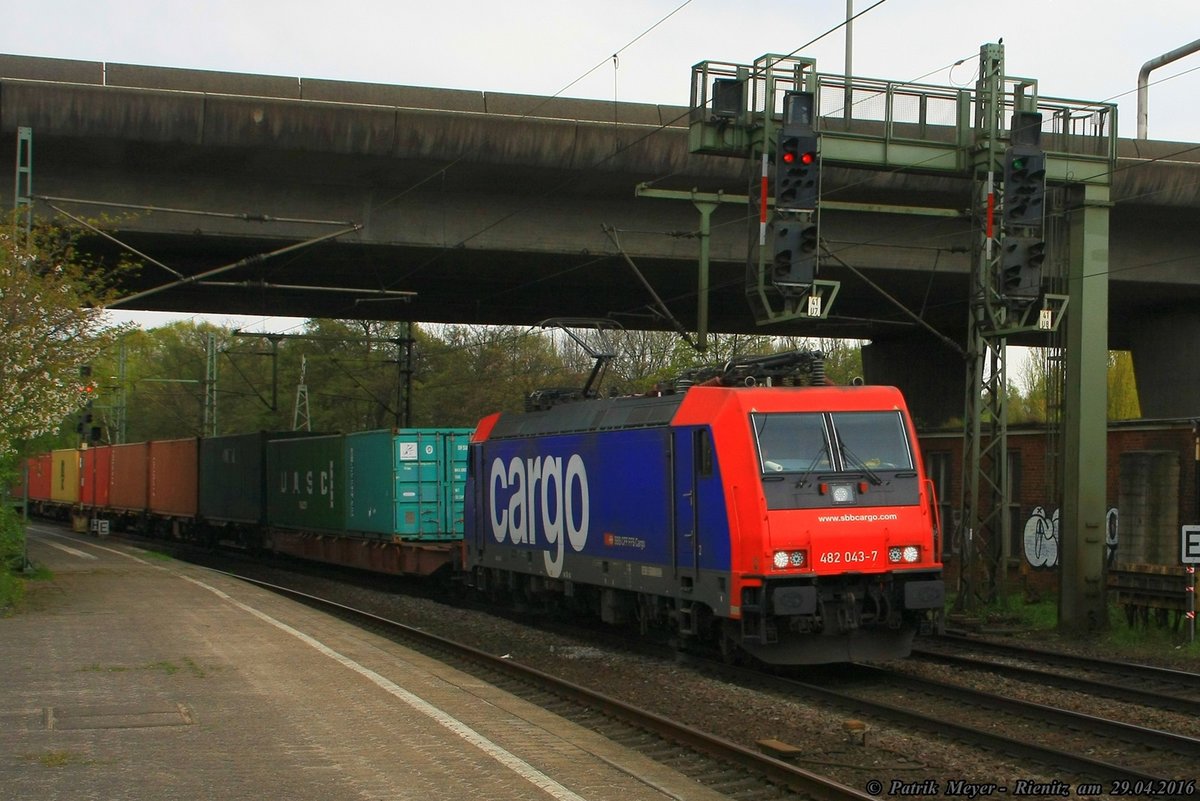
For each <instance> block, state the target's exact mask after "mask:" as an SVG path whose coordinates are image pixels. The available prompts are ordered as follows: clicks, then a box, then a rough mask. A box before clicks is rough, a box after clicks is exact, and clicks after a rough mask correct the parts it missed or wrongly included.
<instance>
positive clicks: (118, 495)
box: [108, 442, 150, 512]
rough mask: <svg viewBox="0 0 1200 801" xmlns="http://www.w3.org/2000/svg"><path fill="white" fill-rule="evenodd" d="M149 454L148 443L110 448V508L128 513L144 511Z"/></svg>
mask: <svg viewBox="0 0 1200 801" xmlns="http://www.w3.org/2000/svg"><path fill="white" fill-rule="evenodd" d="M149 452H150V444H149V443H148V442H131V443H128V444H125V445H113V446H112V484H111V487H110V489H109V494H108V503H109V506H110V507H111V508H113V509H120V510H123V511H129V512H144V511H145V510H146V498H147V492H146V486H147V484H146V482H147V481H148V480H149V467H148V459H147V454H148V453H149Z"/></svg>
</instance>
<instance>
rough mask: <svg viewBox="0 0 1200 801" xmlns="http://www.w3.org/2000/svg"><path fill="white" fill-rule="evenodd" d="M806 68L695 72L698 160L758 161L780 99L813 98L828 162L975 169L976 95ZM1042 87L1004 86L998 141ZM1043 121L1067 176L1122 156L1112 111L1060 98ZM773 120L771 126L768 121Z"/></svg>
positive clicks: (789, 63)
mask: <svg viewBox="0 0 1200 801" xmlns="http://www.w3.org/2000/svg"><path fill="white" fill-rule="evenodd" d="M813 66H814V64H813V62H812V61H811V60H810V59H801V58H795V57H784V56H774V55H768V56H763V57H762V58H760V59H758V60H757V61H755V63H754V65H753V66H750V65H738V64H729V63H722V62H714V61H705V62H701V63H700V64H697V65H696V66H695V67H693V68H692V97H691V111H690V117H689V127H690V144H691V148H692V150H693V151H694V152H703V153H712V154H719V155H726V156H743V157H747V158H749V157H752V156H753V155H754V153H755V151H756V149H757V150H759V151H760V150H761V148H763V147H765V146H766V144H765V142H764V128H767V127H774V125H775V124H778V123H779V121H780V109H782V106H783V103H782V100H781V96H782V94H783V93H785V92H787V91H792V90H795V89H813V88H814V87H815V94H816V99H817V117H818V123H817V128H818V130H819V131H820V132H821V133H822V134H825V135H826V136H825V137H824V140H823V145H822V156H823V158H826V159H829V160H830V161H835V162H839V161H840V162H849V163H858V164H862V165H864V166H867V165H871V166H876V167H883V168H888V167H892V168H906V169H911V170H916V171H927V172H934V173H944V172H957V173H960V174H961V173H964V172H967V171H969V170H970V168H971V165H972V160H971V159H972V148H973V145H974V144H975V141H976V138H977V132H976V128H977V125H976V118H977V116H978V115H979V114H980V111H979V109H978V103H979V102H980V99H979V97H978V94H977V92H976V90H975V89H974V88H973V87H972V88H963V87H951V86H935V85H930V84H918V83H909V82H897V81H886V80H877V79H871V78H856V77H852V78H850V79H847V78H846V77H845V76H842V75H825V74H819V73H816V72H815V71H814V70H813ZM1031 90H1032V91H1036V83H1035V82H1032V81H1026V80H1022V79H1011V80H1009V81H1006V85H1005V92H1004V95H1003V97H1002V99H1001V108H1000V116H1001V122H1000V123H999V128H998V131H997V134H998V135H999V136H1000V137H1001V138H1007V137H1009V136H1011V131H1010V130H1009V129H1008V128H1007V126H1008V125H1010V124H1011V120H1012V112H1013V111H1014V110H1015V109H1018V108H1027V107H1028V105H1030V101H1029V99H1028V96H1029V95H1030V94H1031ZM1032 105H1034V106H1035V107H1036V109H1037V111H1039V112H1040V113H1041V115H1042V147H1043V148H1044V149H1045V150H1046V151H1047V153H1048V154H1049V155H1050V156H1051V161H1054V159H1055V157H1056V156H1057V157H1060V158H1059V161H1061V162H1063V164H1064V165H1069V166H1064V167H1062V170H1061V171H1063V172H1064V174H1065V173H1066V172H1070V171H1071V170H1073V169H1074V167H1076V166H1078V165H1077V164H1076V162H1078V161H1094V162H1097V163H1102V164H1103V163H1107V162H1108V161H1109V160H1111V159H1113V158H1115V156H1116V146H1117V136H1116V106H1115V105H1114V104H1109V103H1089V102H1084V101H1077V100H1066V99H1059V98H1037V99H1035V100H1033V101H1032ZM766 116H769V117H770V119H771V122H772V123H773V124H772V125H770V126H767V125H765V124H764V123H765V119H764V117H766Z"/></svg>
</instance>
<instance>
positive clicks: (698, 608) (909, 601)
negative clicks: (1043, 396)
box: [464, 352, 944, 664]
mask: <svg viewBox="0 0 1200 801" xmlns="http://www.w3.org/2000/svg"><path fill="white" fill-rule="evenodd" d="M818 359H819V354H816V355H813V354H807V353H801V352H798V353H796V354H784V355H782V356H772V357H768V358H766V359H761V360H749V361H746V362H742V363H739V364H736V365H728V366H727V367H726V369H725V370H724V372H723V373H722V374H721V375H719V376H716V377H714V378H712V379H710V380H708V381H706V382H704V384H703V385H697V386H692V387H690V388H688V389H687V390H686V391H683V392H679V393H675V394H666V395H656V396H653V397H628V398H612V399H594V400H589V401H586V402H580V403H564V404H561V405H551V406H550V407H549V408H546V409H543V410H540V411H534V412H532V413H525V414H497V415H493V416H491V417H488V418H485V419H484V420H483V421H482V422H481V423H480V424H479V426H478V427H477V429H476V431H475V433H474V435H473V437H472V441H471V446H470V450H471V453H470V457H469V458H470V462H469V470H468V480H467V510H466V541H465V543H464V546H465V553H464V559H465V568H466V569H467V571H468V572H469V577H470V578H469V580H470V581H471V582H472V583H473V584H474V585H475V586H477V587H479V588H480V589H482V590H485V591H490V592H498V593H499V592H502V593H516V594H518V595H520V596H522V597H523V598H524V599H526V600H536V599H542V600H546V601H548V602H554V603H561V604H563V605H566V606H568V607H571V608H577V609H582V610H587V611H591V612H593V613H596V614H598V615H599V616H600V617H601V618H602V619H603V620H605V621H609V622H630V621H636V622H640V623H641V625H642V627H643V629H647V628H650V627H653V626H660V627H667V628H668V629H670V630H672V631H673V633H675V634H678V635H681V636H682V637H684V638H694V639H695V640H699V641H709V642H711V643H713V644H715V645H717V646H719V647H720V648H722V649H723V650H725V651H726V652H728V653H735V652H737V651H739V650H741V651H746V652H748V653H750V654H751V655H753V656H754V657H756V658H758V659H760V660H762V661H763V662H767V663H773V664H813V663H820V662H836V661H846V660H856V659H880V658H890V657H896V656H904V655H906V654H907V653H908V652H909V649H910V646H911V642H912V638H913V636H914V634H915V633H916V632H917V631H918V630H921V629H922V628H926V629H928V628H930V627H931V626H932V625H933V624H934V623H936V621H937V618H938V615H939V614H940V612H941V609H942V607H943V603H944V588H943V583H942V578H941V563H940V561H939V554H940V543H939V541H938V540H939V536H940V534H939V525H938V520H937V517H936V508H937V507H936V503H935V500H934V495H933V486H932V483H931V482H930V481H929V480H928V479H927V478H926V476H925V472H924V469H923V467H922V464H921V460H920V455H919V452H918V450H917V447H916V442H917V440H916V435H915V431H914V429H913V426H912V422H911V420H910V418H909V415H908V412H907V409H906V407H905V403H904V400H903V398H902V397H901V395H900V393H899V391H898V390H896V389H894V388H891V387H874V386H873V387H865V386H864V387H833V386H824V385H810V386H762V385H760V381H761V380H762V379H763V378H764V377H765V378H770V379H772V380H771V381H770V382H769V383H785V384H786V383H789V382H790V380H789V379H788V378H787V376H788V375H790V374H793V373H797V372H799V373H806V372H807V373H808V374H809V376H810V378H811V376H813V375H816V376H820V370H819V367H816V366H815V365H817V364H818V363H819V362H818ZM798 367H799V368H803V369H800V370H797V369H796V368H798ZM820 383H822V384H823V379H820Z"/></svg>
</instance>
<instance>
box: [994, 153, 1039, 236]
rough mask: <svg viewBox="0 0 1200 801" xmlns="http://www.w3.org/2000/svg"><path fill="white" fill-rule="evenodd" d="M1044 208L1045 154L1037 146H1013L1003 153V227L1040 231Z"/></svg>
mask: <svg viewBox="0 0 1200 801" xmlns="http://www.w3.org/2000/svg"><path fill="white" fill-rule="evenodd" d="M1045 205H1046V153H1045V152H1044V151H1043V150H1042V149H1041V148H1037V147H1030V146H1027V145H1014V146H1013V147H1010V148H1009V149H1008V150H1006V151H1005V152H1004V211H1003V219H1004V225H1005V227H1006V228H1011V227H1013V226H1023V227H1031V228H1040V227H1041V225H1042V216H1043V213H1044V211H1045Z"/></svg>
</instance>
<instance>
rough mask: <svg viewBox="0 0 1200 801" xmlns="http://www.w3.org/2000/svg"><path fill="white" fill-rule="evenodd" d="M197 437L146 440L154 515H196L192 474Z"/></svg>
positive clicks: (151, 509)
mask: <svg viewBox="0 0 1200 801" xmlns="http://www.w3.org/2000/svg"><path fill="white" fill-rule="evenodd" d="M199 443H200V441H199V440H198V439H197V438H195V437H191V438H190V439H171V440H156V441H154V442H151V443H150V498H149V503H148V504H147V506H148V507H149V509H150V511H151V512H153V513H154V514H156V515H170V516H174V517H195V516H196V476H197V472H198V470H197V468H198V465H199V463H200V462H199V460H200V454H199V450H200V449H199Z"/></svg>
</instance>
